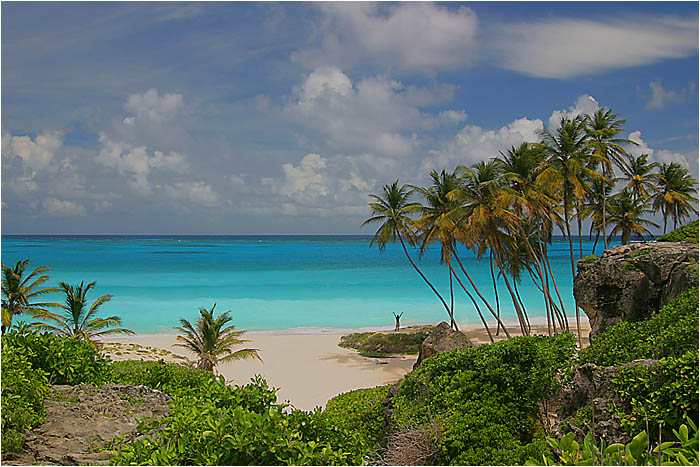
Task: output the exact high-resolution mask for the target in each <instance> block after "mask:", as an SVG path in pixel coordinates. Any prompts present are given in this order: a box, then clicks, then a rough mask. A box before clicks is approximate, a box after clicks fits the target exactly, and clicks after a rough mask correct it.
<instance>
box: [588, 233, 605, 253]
mask: <svg viewBox="0 0 700 467" xmlns="http://www.w3.org/2000/svg"><path fill="white" fill-rule="evenodd" d="M599 238H600V230H598V231H596V233H595V242H593V249H592V250H591V254H592V255H594V254H595V249H596V247H597V246H598V239H599ZM603 238H604V239H605V249H606V250H607V249H608V239H607V238H606V237H605V235H603Z"/></svg>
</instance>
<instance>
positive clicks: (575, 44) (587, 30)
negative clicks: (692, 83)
mask: <svg viewBox="0 0 700 467" xmlns="http://www.w3.org/2000/svg"><path fill="white" fill-rule="evenodd" d="M492 31H494V33H493V34H492V35H491V36H490V37H489V39H490V47H491V49H492V53H493V54H494V55H495V57H496V60H497V63H499V65H500V66H501V67H503V68H506V69H509V70H514V71H518V72H521V73H524V74H526V75H530V76H536V77H544V78H557V79H565V78H570V77H574V76H580V75H591V74H595V73H599V72H601V71H606V70H614V69H619V68H627V67H632V66H639V65H647V64H651V63H656V62H659V61H661V60H664V59H669V58H683V57H688V56H691V55H693V54H697V51H698V20H697V17H695V18H693V17H691V18H679V17H671V16H656V17H651V16H641V15H639V16H636V17H627V18H625V19H620V20H610V21H591V20H579V19H553V20H541V21H536V22H530V23H521V24H504V25H502V27H497V28H492Z"/></svg>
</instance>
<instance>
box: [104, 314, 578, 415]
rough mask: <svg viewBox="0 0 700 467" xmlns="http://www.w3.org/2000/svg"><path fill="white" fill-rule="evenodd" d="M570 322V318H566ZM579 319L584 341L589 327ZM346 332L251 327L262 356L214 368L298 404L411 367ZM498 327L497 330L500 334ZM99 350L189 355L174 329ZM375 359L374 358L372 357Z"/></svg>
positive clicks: (154, 356) (409, 359) (410, 360)
mask: <svg viewBox="0 0 700 467" xmlns="http://www.w3.org/2000/svg"><path fill="white" fill-rule="evenodd" d="M572 324H573V326H574V328H575V323H572ZM589 329H590V328H589V326H588V322H587V321H583V322H582V331H583V335H584V336H585V337H586V338H585V339H584V345H587V340H588V339H587V336H588V331H589ZM462 331H463V332H464V333H465V334H466V335H467V337H469V339H471V341H472V342H474V343H475V344H483V343H488V342H489V338H488V335H487V334H486V331H485V330H484V329H483V327H477V326H465V327H462ZM508 331H509V332H510V333H511V334H512V335H519V330H518V329H517V328H516V327H508ZM533 331H534V333H536V334H546V333H547V326H546V325H544V326H542V325H536V326H533ZM349 332H352V331H351V330H347V329H343V330H341V329H338V330H332V331H329V330H327V331H326V332H323V333H309V332H308V331H307V330H304V329H299V330H283V331H258V332H255V331H251V332H247V333H246V334H245V338H247V339H249V340H250V341H251V342H249V343H248V344H246V345H245V347H252V348H257V349H259V350H260V356H261V357H262V359H263V361H262V362H260V361H258V360H242V361H237V362H231V363H225V364H221V365H219V366H218V367H217V370H218V371H219V372H220V373H221V374H223V375H224V376H225V378H226V380H227V381H230V382H232V383H235V384H246V383H248V382H249V381H250V379H251V378H252V377H253V376H255V375H256V374H260V375H262V376H263V377H264V378H265V379H266V380H267V382H268V384H269V385H270V386H271V387H275V388H280V390H279V391H278V393H277V396H278V400H279V401H289V402H290V403H291V404H292V405H294V406H295V407H297V408H298V409H302V410H312V409H313V408H314V407H317V406H324V405H325V404H326V402H327V401H328V399H330V398H332V397H334V396H336V395H338V394H341V393H343V392H347V391H351V390H353V389H360V388H370V387H374V386H378V385H384V384H390V383H394V382H396V381H398V380H399V379H401V378H402V377H403V376H404V375H405V374H406V373H408V372H409V371H411V368H412V367H413V364H414V363H415V361H416V356H415V355H410V356H398V357H393V358H383V359H375V358H366V357H362V356H360V355H359V354H358V353H357V352H355V351H353V350H348V349H343V348H340V347H338V342H339V341H340V336H342V335H343V334H348V333H349ZM502 338H503V333H502V332H501V337H500V338H498V339H499V340H500V339H502ZM104 342H105V344H106V345H105V352H106V353H107V354H108V355H109V356H110V357H111V358H112V359H113V360H127V359H130V360H132V359H133V360H139V359H144V360H159V359H161V358H162V359H164V360H166V361H174V362H180V363H182V362H184V361H186V359H187V358H194V356H193V355H191V354H188V353H187V352H186V351H185V349H183V348H181V347H175V346H173V344H174V343H175V342H176V339H175V335H167V334H139V335H134V336H124V337H112V338H109V339H106V340H105V341H104ZM377 362H380V363H377Z"/></svg>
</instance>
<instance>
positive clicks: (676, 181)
mask: <svg viewBox="0 0 700 467" xmlns="http://www.w3.org/2000/svg"><path fill="white" fill-rule="evenodd" d="M654 182H655V185H656V186H655V190H656V193H655V194H654V195H652V202H653V207H654V210H657V209H659V208H660V209H661V213H662V214H663V217H664V233H666V224H667V220H668V217H669V216H670V217H671V218H672V219H673V228H674V229H675V228H676V226H677V225H678V222H679V221H681V222H682V221H683V219H684V218H686V217H689V216H690V213H691V212H694V213H696V214H697V213H698V210H697V209H696V208H695V206H694V205H693V204H694V203H697V202H698V198H696V197H695V196H693V194H694V193H697V191H698V190H697V188H696V185H697V181H696V180H695V179H694V178H693V177H692V176H691V175H690V174H689V173H688V170H687V169H684V168H683V167H681V165H680V164H678V163H677V162H671V163H668V164H663V165H662V166H661V167H660V169H659V173H658V175H657V176H656V177H655V179H654Z"/></svg>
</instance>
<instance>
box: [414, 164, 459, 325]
mask: <svg viewBox="0 0 700 467" xmlns="http://www.w3.org/2000/svg"><path fill="white" fill-rule="evenodd" d="M430 178H431V179H432V182H433V183H432V185H431V186H430V187H428V188H423V187H418V186H414V187H413V189H414V190H416V191H418V192H419V193H421V194H422V195H423V197H424V198H425V205H421V206H420V208H419V212H420V216H419V217H418V219H417V220H416V221H415V222H414V225H415V226H416V229H417V230H418V231H419V237H420V250H421V253H424V252H425V250H426V249H427V247H428V245H430V244H431V243H433V242H440V262H441V263H442V264H446V265H447V269H448V273H449V277H450V311H449V314H450V326H451V327H452V329H454V330H458V327H457V322H456V321H455V319H454V287H453V282H452V279H453V277H454V269H453V268H452V252H453V251H454V247H455V244H456V242H457V240H456V237H455V211H456V210H457V209H459V202H458V201H456V200H455V199H454V198H453V197H452V196H451V194H452V193H453V192H454V191H455V190H457V189H458V188H459V179H458V178H457V176H456V175H455V173H454V172H445V171H444V170H443V171H442V172H439V173H438V172H437V171H432V172H431V173H430Z"/></svg>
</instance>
